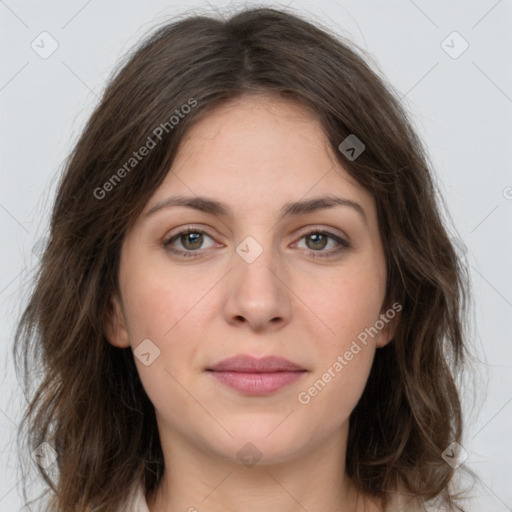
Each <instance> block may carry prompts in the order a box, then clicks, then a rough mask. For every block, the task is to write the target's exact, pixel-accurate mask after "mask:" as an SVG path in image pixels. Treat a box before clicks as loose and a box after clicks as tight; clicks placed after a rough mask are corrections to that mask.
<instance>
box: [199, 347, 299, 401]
mask: <svg viewBox="0 0 512 512" xmlns="http://www.w3.org/2000/svg"><path fill="white" fill-rule="evenodd" d="M206 371H207V372H209V373H210V374H211V375H212V376H213V377H214V378H215V379H216V380H217V381H218V382H220V383H221V384H223V385H225V386H227V387H229V388H231V389H234V390H236V391H238V392H240V393H242V394H246V395H268V394H271V393H274V392H276V391H278V390H279V389H282V388H284V387H286V386H288V385H290V384H291V383H293V382H295V381H297V380H299V379H300V378H301V377H302V376H303V375H304V374H305V373H307V370H306V369H304V368H302V367H300V366H299V365H297V364H295V363H293V362H292V361H289V360H288V359H285V358H282V357H277V356H268V357H264V358H262V359H256V358H254V357H251V356H235V357H230V358H228V359H224V360H223V361H220V362H219V363H217V364H215V365H213V366H211V367H208V368H206Z"/></svg>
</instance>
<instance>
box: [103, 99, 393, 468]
mask: <svg viewBox="0 0 512 512" xmlns="http://www.w3.org/2000/svg"><path fill="white" fill-rule="evenodd" d="M176 196H182V197H183V198H185V200H184V201H182V202H181V205H176V204H170V203H169V202H168V203H167V204H165V201H166V200H167V199H168V198H171V197H176ZM199 197H201V198H204V199H205V201H202V202H200V201H198V198H199ZM326 197H328V198H330V199H333V198H338V199H340V200H341V201H339V202H338V203H333V202H331V203H329V204H326V203H322V202H320V201H318V202H316V203H315V202H311V200H313V199H318V198H326ZM187 200H195V201H196V203H195V205H193V204H189V205H186V204H185V203H186V202H187ZM208 201H215V203H220V206H221V207H222V208H219V205H217V204H214V205H212V203H209V202H208ZM297 202H299V203H306V207H304V204H303V205H302V206H303V207H301V206H300V205H295V206H294V207H293V208H291V207H289V206H290V204H291V203H297ZM308 202H309V203H308ZM155 205H158V206H159V208H157V209H154V207H155ZM308 205H309V207H307V206H308ZM287 206H288V208H287ZM151 210H154V211H151ZM182 231H186V233H187V234H183V233H182ZM180 233H181V234H180ZM119 282H120V296H115V297H113V298H112V304H113V306H114V311H115V315H112V320H111V321H109V323H108V325H107V337H108V338H109V341H110V342H111V343H112V344H113V345H116V346H119V347H127V346H131V347H132V349H133V350H134V355H135V357H134V360H135V363H136V365H137V369H138V372H139V375H140V378H141V381H142V383H143V386H144V388H145V390H146V392H147V394H148V396H149V398H150V399H151V401H152V403H153V404H154V406H155V410H156V415H157V421H158V427H159V431H160V435H161V437H164V438H165V439H167V440H171V441H169V442H170V443H171V444H172V442H173V441H172V440H174V441H175V442H178V441H180V442H183V441H185V442H186V444H187V445H189V446H193V447H194V449H197V450H199V451H201V452H203V453H209V454H214V455H218V456H220V457H222V458H224V459H226V458H227V459H232V460H233V461H236V460H241V459H240V454H239V450H240V449H241V448H243V447H244V446H245V447H246V448H245V449H246V450H247V449H248V448H247V446H251V448H250V450H254V448H253V447H252V446H255V447H256V448H257V451H258V457H261V460H262V462H269V463H270V462H279V461H286V460H291V459H293V458H294V457H297V456H298V455H299V454H300V453H306V452H307V451H310V450H313V449H314V448H315V447H318V446H320V445H321V444H322V443H323V442H326V440H327V439H340V440H342V439H343V436H344V433H346V431H347V425H348V418H349V415H350V413H351V411H352V410H353V408H354V407H355V405H356V403H357V401H358V399H359V398H360V396H361V394H362V392H363V389H364V385H365V383H366V380H367V378H368V374H369V371H370V367H371V364H372V361H373V356H374V353H375V350H376V347H377V345H379V346H382V345H384V344H385V343H386V342H387V341H388V340H389V339H390V338H391V337H392V332H391V331H390V326H391V325H392V322H383V321H382V320H380V321H379V319H382V318H383V317H382V316H380V315H381V314H383V313H385V311H384V309H382V307H383V300H384V294H385V287H386V262H385V258H384V253H383V247H382V242H381V239H380V236H379V231H378V225H377V218H376V209H375V204H374V200H373V198H372V197H371V195H370V194H369V193H368V192H367V191H366V190H365V189H363V188H362V187H361V186H359V185H358V183H357V182H356V181H355V180H354V179H353V178H351V177H350V176H349V175H348V173H347V172H346V171H344V169H343V168H342V166H341V165H340V164H339V162H338V161H337V160H336V159H335V155H334V154H333V153H332V150H331V149H330V147H329V145H328V141H327V139H326V137H325V135H324V133H323V132H322V129H321V127H320V125H319V123H318V122H317V121H316V120H315V119H314V117H313V116H312V114H311V113H310V112H308V111H307V110H305V109H304V108H303V107H301V106H299V105H298V104H296V103H293V102H290V101H289V100H284V99H279V98H276V97H264V96H259V97H245V98H242V99H237V100H233V101H231V102H230V103H229V104H225V105H224V106H222V107H220V108H219V109H217V110H216V111H214V112H212V113H210V114H208V116H207V117H204V118H203V119H202V120H200V121H198V122H197V123H196V124H195V125H194V126H193V127H192V128H191V129H190V130H189V131H188V134H187V137H186V138H185V139H184V141H183V144H182V145H181V147H180V150H179V153H178V155H177V158H176V160H175V162H174V164H173V167H172V169H171V170H170V172H169V173H168V175H167V177H166V179H165V180H164V182H163V183H162V184H161V186H160V187H159V188H158V189H157V190H156V191H155V193H154V195H153V197H152V198H151V199H150V200H149V201H148V203H147V205H146V207H145V209H144V211H143V213H142V214H141V216H140V217H139V219H138V221H137V223H136V224H135V225H134V227H133V228H132V230H131V231H130V232H129V233H128V234H127V237H126V238H125V241H124V243H123V246H122V250H121V260H120V270H119ZM376 323H377V325H378V326H379V327H380V329H379V328H376ZM383 323H384V324H385V327H384V328H382V327H381V324H383ZM372 328H373V330H371V329H372ZM376 330H377V331H378V333H377V334H375V331H376ZM369 333H371V334H369ZM243 355H247V356H252V357H253V358H257V359H259V358H263V357H266V356H278V357H281V358H285V359H287V360H289V361H290V362H292V363H294V364H295V365H296V367H298V368H299V369H300V370H301V371H290V370H289V369H288V371H284V370H285V368H283V367H281V366H279V364H278V365H277V367H274V368H273V369H274V370H275V369H279V370H281V371H278V372H274V373H273V375H272V374H271V373H270V370H269V369H268V368H266V369H265V368H264V369H263V372H262V373H260V374H259V375H255V372H254V371H252V372H251V371H248V370H247V369H245V370H244V369H243V367H239V368H238V369H239V370H240V369H242V370H243V371H241V372H235V371H233V368H232V367H230V369H231V370H232V371H231V372H230V371H227V370H229V368H228V369H226V371H220V370H219V371H211V368H212V367H214V366H215V365H216V364H218V363H219V362H221V361H223V360H225V359H227V358H231V357H233V356H243ZM260 370H261V369H260ZM237 373H238V375H237ZM276 374H279V375H276ZM248 442H251V443H252V445H246V443H248ZM242 453H243V452H242Z"/></svg>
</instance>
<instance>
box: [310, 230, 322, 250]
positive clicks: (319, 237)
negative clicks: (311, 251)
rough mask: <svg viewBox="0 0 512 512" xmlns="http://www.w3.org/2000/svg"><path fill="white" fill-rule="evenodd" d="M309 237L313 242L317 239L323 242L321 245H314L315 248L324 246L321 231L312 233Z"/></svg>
mask: <svg viewBox="0 0 512 512" xmlns="http://www.w3.org/2000/svg"><path fill="white" fill-rule="evenodd" d="M309 238H310V240H313V243H314V244H316V243H317V242H318V241H320V242H324V243H323V244H322V245H321V246H318V245H316V248H318V247H320V248H321V249H323V248H324V247H325V238H324V235H322V234H321V233H316V234H314V235H310V236H309ZM315 239H316V241H315ZM322 239H323V240H322Z"/></svg>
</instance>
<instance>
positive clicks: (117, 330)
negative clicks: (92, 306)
mask: <svg viewBox="0 0 512 512" xmlns="http://www.w3.org/2000/svg"><path fill="white" fill-rule="evenodd" d="M104 332H105V336H106V338H107V340H108V342H109V343H110V344H111V345H114V347H119V348H127V347H129V346H130V337H129V335H128V329H127V327H126V318H125V315H124V311H123V308H122V305H121V301H120V299H119V297H118V296H117V294H112V295H111V296H110V300H109V305H108V308H107V311H106V313H105V321H104Z"/></svg>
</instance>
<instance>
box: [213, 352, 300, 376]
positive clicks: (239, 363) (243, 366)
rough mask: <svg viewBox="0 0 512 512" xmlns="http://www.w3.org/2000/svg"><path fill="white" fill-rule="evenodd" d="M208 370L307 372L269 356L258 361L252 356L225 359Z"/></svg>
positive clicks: (282, 358) (287, 361)
mask: <svg viewBox="0 0 512 512" xmlns="http://www.w3.org/2000/svg"><path fill="white" fill-rule="evenodd" d="M206 370H210V371H216V372H240V373H269V372H297V371H305V369H304V368H302V367H300V366H299V365H297V364H295V363H293V362H292V361H289V360H288V359H285V358H284V357H277V356H267V357H263V358H260V359H257V358H255V357H252V356H247V355H241V356H234V357H229V358H227V359H223V360H222V361H220V362H219V363H217V364H215V365H213V366H209V367H208V368H206Z"/></svg>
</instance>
